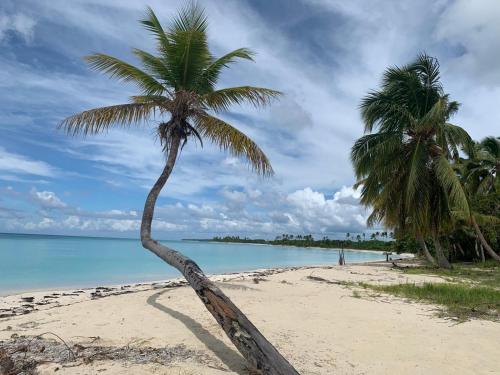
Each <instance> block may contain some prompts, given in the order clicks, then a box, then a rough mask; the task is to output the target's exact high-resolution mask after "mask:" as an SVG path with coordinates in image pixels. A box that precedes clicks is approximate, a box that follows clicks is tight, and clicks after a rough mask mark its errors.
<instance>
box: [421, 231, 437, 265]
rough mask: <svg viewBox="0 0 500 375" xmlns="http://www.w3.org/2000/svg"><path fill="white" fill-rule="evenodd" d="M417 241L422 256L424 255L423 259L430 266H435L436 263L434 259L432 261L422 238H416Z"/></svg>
mask: <svg viewBox="0 0 500 375" xmlns="http://www.w3.org/2000/svg"><path fill="white" fill-rule="evenodd" d="M417 241H418V243H419V245H420V248H421V249H422V251H423V253H424V255H425V258H426V259H427V261H428V262H429V263H430V264H432V265H433V266H435V265H436V264H437V263H436V259H434V257H433V256H432V255H431V253H430V252H429V249H428V248H427V245H426V244H425V241H424V239H423V237H422V236H418V237H417Z"/></svg>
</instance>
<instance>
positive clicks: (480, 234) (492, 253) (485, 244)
mask: <svg viewBox="0 0 500 375" xmlns="http://www.w3.org/2000/svg"><path fill="white" fill-rule="evenodd" d="M471 221H472V225H473V226H474V230H475V231H476V234H477V237H478V238H479V241H481V245H483V247H484V248H485V249H486V252H487V253H488V255H489V256H490V257H492V258H493V259H495V260H498V261H500V256H499V255H498V254H497V253H495V250H493V249H492V248H491V246H490V244H489V243H488V241H486V238H484V236H483V232H481V229H480V228H479V225H477V223H476V219H475V218H474V215H471Z"/></svg>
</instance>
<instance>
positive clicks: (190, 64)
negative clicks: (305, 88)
mask: <svg viewBox="0 0 500 375" xmlns="http://www.w3.org/2000/svg"><path fill="white" fill-rule="evenodd" d="M141 22H142V25H143V26H145V28H146V29H147V30H148V31H150V32H151V33H152V34H153V35H154V36H155V38H156V41H157V51H158V54H157V55H152V54H150V53H148V52H146V51H143V50H140V49H134V50H133V53H134V54H135V55H136V56H137V58H138V59H139V60H140V61H141V62H142V69H141V68H138V67H135V66H133V65H131V64H128V63H126V62H124V61H122V60H119V59H117V58H115V57H112V56H108V55H105V54H101V53H98V54H94V55H90V56H87V57H86V60H87V61H88V63H89V64H90V66H91V67H92V68H94V69H96V70H98V71H102V72H104V73H107V74H109V75H111V77H114V78H117V79H119V80H121V81H125V82H132V83H134V84H135V85H136V86H137V87H138V89H139V91H140V95H138V96H133V97H132V98H131V101H130V103H126V104H119V105H114V106H110V107H103V108H96V109H91V110H88V111H85V112H81V113H79V114H76V115H74V116H71V117H69V118H67V119H65V120H64V121H63V122H62V124H61V126H62V128H64V129H65V130H66V131H67V132H68V133H70V134H73V135H76V134H81V133H83V134H95V133H101V132H103V131H106V130H107V129H108V128H110V127H111V126H129V125H132V124H139V123H143V122H145V121H148V120H152V119H158V123H157V126H156V131H157V135H158V138H159V140H160V142H161V145H162V146H163V150H164V152H165V154H166V163H165V167H164V168H163V171H162V173H161V175H160V177H159V178H158V180H157V181H156V183H155V184H154V185H153V188H152V189H151V191H150V192H149V194H148V196H147V199H146V203H145V205H144V211H143V216H142V224H141V242H142V245H143V246H144V247H145V248H146V249H148V250H150V251H152V252H153V253H154V254H156V255H157V256H158V257H160V258H161V259H163V260H164V261H165V262H167V263H168V264H170V265H171V266H173V267H175V268H177V269H178V270H179V271H180V272H181V273H182V274H183V275H184V277H185V278H186V280H187V281H188V282H189V284H190V285H191V287H192V288H193V289H194V290H195V291H196V293H197V295H198V297H199V298H200V299H201V301H202V302H203V304H204V305H205V307H206V308H207V309H208V311H209V312H210V313H211V314H212V315H213V316H214V317H215V319H216V320H217V322H218V323H219V324H220V325H221V327H222V329H223V330H224V331H225V332H226V334H227V335H228V337H229V338H230V339H231V341H232V342H233V343H234V345H235V346H236V347H237V348H238V350H239V351H240V352H241V353H242V354H243V356H244V357H245V358H246V359H247V360H248V361H249V363H250V365H251V366H252V367H253V368H254V369H258V370H260V371H261V372H262V373H264V374H281V375H284V374H297V371H296V370H295V369H294V368H293V367H292V366H291V365H290V364H289V363H288V362H287V361H286V360H285V359H284V358H283V357H282V356H281V354H280V353H279V352H278V351H277V350H276V349H275V348H274V347H273V346H272V345H271V344H270V343H269V342H268V341H267V340H266V339H265V337H264V336H263V335H262V334H261V333H260V332H259V331H258V330H257V328H256V327H255V326H254V325H253V324H252V323H251V322H250V321H249V320H248V319H247V317H246V316H245V315H244V314H243V313H242V312H241V311H240V310H239V309H238V308H237V307H236V306H235V305H234V304H233V303H232V302H231V301H230V299H229V298H228V297H227V296H226V295H225V294H224V293H223V292H222V291H221V290H220V289H219V288H217V286H215V285H214V284H213V283H212V282H211V281H210V280H209V279H208V278H207V277H206V276H205V274H204V273H203V271H202V270H201V269H200V267H198V265H197V264H196V263H195V262H194V261H193V260H191V259H189V258H187V257H186V256H184V255H183V254H181V253H179V252H177V251H176V250H174V249H171V248H168V247H166V246H164V245H162V244H160V243H159V242H158V241H156V240H154V239H153V238H152V237H151V223H152V220H153V214H154V209H155V204H156V200H157V198H158V195H159V194H160V191H161V190H162V188H163V186H164V185H165V183H166V181H167V179H168V178H169V176H170V174H171V173H172V170H173V168H174V165H175V162H176V160H177V157H178V156H179V153H180V151H181V150H182V148H183V146H184V145H185V144H186V142H187V141H188V140H189V139H195V140H198V141H199V142H202V141H203V140H209V141H211V142H213V143H215V144H216V145H218V146H220V148H221V149H223V150H228V151H229V152H231V153H232V154H233V155H235V156H241V157H244V158H246V159H247V160H248V161H249V164H250V166H251V167H252V168H253V169H254V170H255V171H256V172H257V173H259V174H261V175H264V176H269V175H271V174H272V173H273V169H272V167H271V164H270V162H269V160H268V158H267V157H266V155H265V154H264V152H263V151H262V150H261V149H260V148H259V147H258V146H257V145H256V144H255V143H254V142H253V141H252V140H251V139H250V138H249V137H248V136H246V135H245V134H243V133H242V132H241V131H239V130H238V129H236V128H235V127H233V126H232V125H231V124H229V123H227V122H225V121H223V120H221V119H220V118H218V117H216V114H217V113H220V112H222V111H225V110H227V109H228V108H229V107H230V106H231V105H232V104H241V103H245V102H247V103H251V104H253V105H255V106H262V105H266V104H268V103H269V102H270V101H271V100H272V99H273V98H275V97H277V96H278V95H280V93H279V92H278V91H274V90H270V89H266V88H260V87H252V86H241V87H231V88H224V89H218V88H216V84H217V80H218V78H219V76H220V73H221V72H222V70H223V69H224V68H227V67H228V66H229V65H231V64H232V63H234V62H235V61H236V60H237V59H245V60H252V55H253V54H252V52H251V51H250V50H248V49H245V48H240V49H237V50H234V51H232V52H229V53H228V54H226V55H224V56H222V57H219V58H215V57H214V56H213V55H212V54H211V53H210V51H209V49H208V44H207V33H206V30H207V18H206V16H205V14H204V11H203V10H202V9H201V8H199V7H198V6H197V5H196V4H194V3H190V4H189V5H187V6H186V7H185V8H184V9H182V10H181V11H180V12H179V14H178V16H177V17H176V18H175V19H174V20H173V22H172V23H171V24H170V26H169V27H168V28H166V29H164V28H163V27H162V25H161V24H160V22H159V20H158V18H157V17H156V15H155V14H154V12H153V11H152V10H151V9H149V8H148V13H147V18H146V19H145V20H143V21H141ZM155 115H157V117H155Z"/></svg>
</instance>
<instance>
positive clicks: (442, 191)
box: [351, 54, 471, 268]
mask: <svg viewBox="0 0 500 375" xmlns="http://www.w3.org/2000/svg"><path fill="white" fill-rule="evenodd" d="M458 107H459V104H458V103H457V102H454V101H450V100H449V97H448V95H447V94H445V93H444V91H443V87H442V85H441V83H440V80H439V64H438V62H437V60H436V59H434V58H432V57H429V56H427V55H425V54H422V55H419V56H418V58H417V59H416V61H415V62H413V63H411V64H409V65H406V66H403V67H393V68H389V69H387V70H386V72H385V74H384V78H383V82H382V88H381V89H380V90H378V91H373V92H370V93H369V94H368V95H367V96H365V97H364V98H363V100H362V103H361V113H362V117H363V121H364V124H365V133H368V134H366V135H364V136H363V137H361V138H359V139H358V140H357V141H356V142H355V144H354V146H353V147H352V150H351V160H352V162H353V165H354V169H355V173H356V176H357V178H358V182H357V184H356V186H362V192H361V202H362V203H363V204H364V205H367V206H371V207H372V209H373V211H372V213H371V215H370V216H369V218H368V224H369V225H373V224H375V223H377V222H383V223H384V224H385V226H386V227H388V228H394V229H395V232H396V233H397V234H398V235H399V236H400V237H401V236H404V235H405V234H408V233H411V234H412V235H413V236H414V237H415V238H416V239H417V240H418V241H419V243H421V244H422V245H425V242H424V240H423V239H424V238H426V237H431V238H432V239H433V242H434V246H435V249H436V255H437V258H438V259H437V263H438V264H439V265H440V266H442V267H446V268H449V267H451V266H450V264H449V262H448V260H447V258H446V256H445V254H444V250H443V247H442V245H441V240H440V238H441V236H442V235H444V234H445V233H446V231H448V230H449V228H450V226H451V222H452V209H457V210H461V211H463V212H467V213H468V212H469V206H468V201H467V197H466V195H465V193H464V191H463V188H462V185H461V184H460V181H459V179H458V177H457V175H456V173H455V171H454V170H453V168H452V166H451V165H450V160H452V159H456V158H458V156H459V151H460V150H461V149H464V148H465V149H468V148H470V144H471V139H470V137H469V135H468V134H467V132H466V131H465V130H464V129H462V128H460V127H458V126H456V125H453V124H450V123H449V122H448V121H449V119H450V117H451V116H452V115H453V114H454V113H455V112H456V111H457V110H458ZM423 250H424V252H426V253H427V254H426V255H427V258H428V259H429V260H430V261H434V259H433V257H432V256H431V255H430V253H429V252H428V250H427V249H426V247H424V249H423Z"/></svg>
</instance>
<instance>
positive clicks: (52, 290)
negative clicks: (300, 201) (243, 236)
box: [0, 244, 415, 306]
mask: <svg viewBox="0 0 500 375" xmlns="http://www.w3.org/2000/svg"><path fill="white" fill-rule="evenodd" d="M253 245H256V246H261V245H263V246H283V247H287V245H265V244H253ZM311 248H314V249H320V250H340V249H333V248H332V249H327V248H322V247H311ZM344 251H365V252H370V253H377V254H378V253H380V251H376V250H357V249H344ZM397 255H398V257H399V258H397V259H394V260H405V259H414V258H415V255H414V254H411V253H401V254H397ZM383 261H384V260H383V259H380V260H368V261H365V262H353V263H348V265H360V264H368V263H377V262H383ZM335 265H337V264H336V263H331V264H312V265H303V266H289V267H269V268H257V269H253V270H244V271H228V272H222V273H215V274H206V275H207V277H209V278H211V277H218V276H221V277H222V276H227V275H233V274H249V273H255V272H265V271H270V270H283V272H284V271H286V270H289V269H301V268H311V267H312V268H315V267H330V266H335ZM177 280H184V278H183V277H182V275H180V276H179V277H173V278H168V279H155V280H148V281H144V280H139V281H131V282H123V283H118V284H108V283H106V282H103V283H99V282H96V283H95V284H97V286H88V285H87V286H81V287H79V286H72V285H68V286H61V287H47V288H45V287H42V288H39V289H38V288H37V289H29V290H12V291H7V292H5V293H4V292H2V291H0V300H1V299H2V298H5V297H10V296H21V295H24V294H30V293H31V294H35V293H65V292H68V291H71V290H83V291H87V290H93V289H96V288H121V287H124V286H127V287H134V286H142V285H153V284H160V283H166V282H172V281H177ZM0 302H1V301H0ZM0 306H1V305H0Z"/></svg>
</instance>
